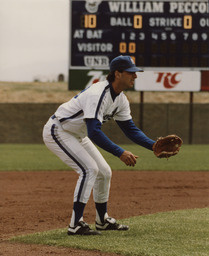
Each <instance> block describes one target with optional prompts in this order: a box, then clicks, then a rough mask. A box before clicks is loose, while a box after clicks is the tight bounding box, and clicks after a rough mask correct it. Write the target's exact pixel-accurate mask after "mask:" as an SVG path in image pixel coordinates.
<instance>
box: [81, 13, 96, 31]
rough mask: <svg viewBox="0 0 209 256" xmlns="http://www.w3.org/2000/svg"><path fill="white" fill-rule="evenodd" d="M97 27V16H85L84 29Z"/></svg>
mask: <svg viewBox="0 0 209 256" xmlns="http://www.w3.org/2000/svg"><path fill="white" fill-rule="evenodd" d="M96 26H97V16H96V15H94V14H90V15H89V14H86V15H84V28H96Z"/></svg>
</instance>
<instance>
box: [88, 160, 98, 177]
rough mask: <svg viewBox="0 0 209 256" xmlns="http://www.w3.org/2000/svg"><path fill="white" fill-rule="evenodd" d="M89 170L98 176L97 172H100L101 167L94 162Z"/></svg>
mask: <svg viewBox="0 0 209 256" xmlns="http://www.w3.org/2000/svg"><path fill="white" fill-rule="evenodd" d="M89 170H90V173H91V175H93V176H97V174H98V172H99V168H98V166H97V164H96V163H95V164H93V165H92V166H91V167H90V168H89Z"/></svg>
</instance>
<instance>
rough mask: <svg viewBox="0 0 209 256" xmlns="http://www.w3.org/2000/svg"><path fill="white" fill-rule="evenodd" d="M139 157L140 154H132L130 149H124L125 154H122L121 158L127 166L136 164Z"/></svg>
mask: <svg viewBox="0 0 209 256" xmlns="http://www.w3.org/2000/svg"><path fill="white" fill-rule="evenodd" d="M137 158H138V156H136V155H134V154H132V153H131V152H129V151H124V152H123V154H122V155H121V156H120V160H121V161H122V162H124V163H125V164H126V165H127V166H135V164H136V159H137Z"/></svg>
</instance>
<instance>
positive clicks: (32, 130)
mask: <svg viewBox="0 0 209 256" xmlns="http://www.w3.org/2000/svg"><path fill="white" fill-rule="evenodd" d="M59 105H60V104H53V103H51V104H48V103H47V104H39V103H24V104H22V103H16V104H11V103H1V104H0V112H1V119H0V127H1V136H0V142H1V143H43V141H42V129H43V126H44V124H45V122H46V121H47V120H48V118H49V117H50V116H51V115H52V114H54V112H55V110H56V109H57V107H58V106H59ZM191 110H192V111H191ZM131 111H132V117H133V120H134V122H135V123H136V125H137V126H138V127H139V128H140V127H141V128H142V130H143V131H144V133H146V134H147V135H148V136H149V137H150V138H152V139H156V138H157V137H159V136H165V135H167V134H173V133H175V134H178V135H179V136H181V137H182V138H183V141H184V143H185V144H209V104H196V103H194V104H192V105H191V104H183V103H182V104H174V103H172V104H171V103H169V104H165V103H162V104H159V103H158V104H156V103H155V104H151V103H143V104H142V103H141V104H131ZM191 113H192V116H191ZM102 130H103V131H104V132H105V133H106V134H107V136H109V137H110V139H111V140H113V141H114V142H115V143H118V144H127V143H131V141H130V140H129V139H128V138H126V137H125V135H124V134H123V133H122V131H121V130H120V128H119V127H117V124H116V123H115V122H114V121H109V122H108V123H106V124H104V125H103V128H102Z"/></svg>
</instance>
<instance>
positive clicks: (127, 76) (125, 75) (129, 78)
mask: <svg viewBox="0 0 209 256" xmlns="http://www.w3.org/2000/svg"><path fill="white" fill-rule="evenodd" d="M136 78H137V75H136V73H135V72H127V71H123V72H122V73H121V85H123V90H126V89H130V88H132V87H133V86H134V81H135V79H136Z"/></svg>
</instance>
